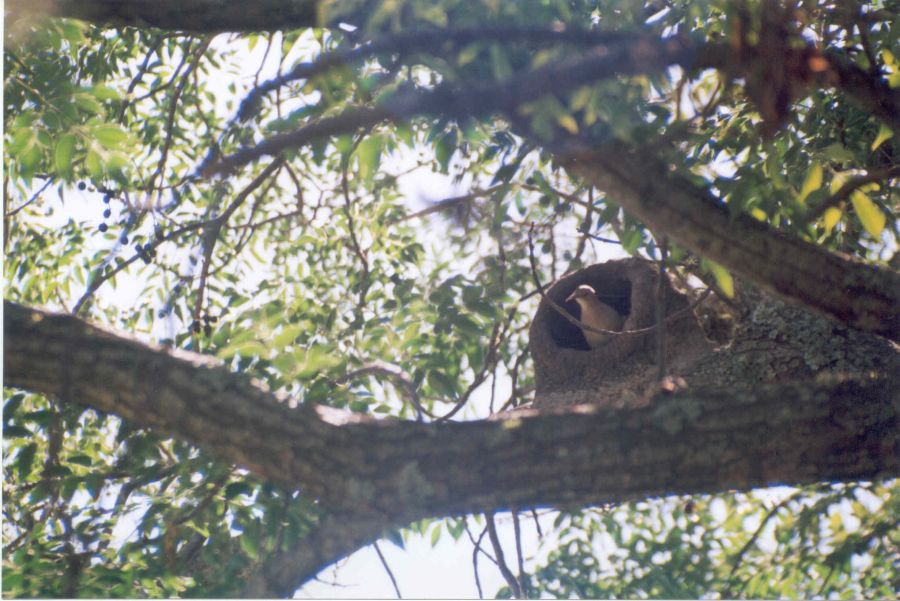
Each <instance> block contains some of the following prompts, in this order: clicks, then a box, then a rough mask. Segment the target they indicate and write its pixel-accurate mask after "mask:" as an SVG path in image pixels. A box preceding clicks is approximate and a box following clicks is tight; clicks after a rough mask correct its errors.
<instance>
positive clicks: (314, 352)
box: [297, 345, 342, 379]
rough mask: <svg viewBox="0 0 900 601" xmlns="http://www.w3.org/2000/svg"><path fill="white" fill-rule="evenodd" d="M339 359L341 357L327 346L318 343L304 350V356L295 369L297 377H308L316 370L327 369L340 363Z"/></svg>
mask: <svg viewBox="0 0 900 601" xmlns="http://www.w3.org/2000/svg"><path fill="white" fill-rule="evenodd" d="M341 361H342V359H341V358H340V357H339V356H337V355H335V354H333V353H332V352H331V351H330V350H329V349H328V348H326V347H323V346H318V345H315V346H312V347H310V348H309V350H307V351H306V357H305V358H304V360H303V361H302V362H301V364H300V366H299V368H298V370H297V377H298V378H300V379H304V378H309V377H310V376H312V375H313V374H315V373H316V372H320V371H327V370H328V369H331V368H332V367H335V366H337V365H340V364H341Z"/></svg>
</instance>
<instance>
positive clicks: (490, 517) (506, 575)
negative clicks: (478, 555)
mask: <svg viewBox="0 0 900 601" xmlns="http://www.w3.org/2000/svg"><path fill="white" fill-rule="evenodd" d="M484 519H485V522H486V523H487V531H488V538H490V540H491V546H493V547H494V555H495V556H496V557H497V567H498V568H500V574H502V575H503V579H504V580H506V584H508V585H509V589H510V590H511V591H512V596H513V597H515V598H516V599H521V598H522V589H521V588H520V587H519V581H518V580H516V577H515V575H513V573H512V571H511V570H510V569H509V566H508V565H506V559H505V558H504V557H503V547H502V546H501V545H500V537H498V536H497V525H496V524H495V523H494V514H493V513H491V512H489V511H488V512H485V514H484Z"/></svg>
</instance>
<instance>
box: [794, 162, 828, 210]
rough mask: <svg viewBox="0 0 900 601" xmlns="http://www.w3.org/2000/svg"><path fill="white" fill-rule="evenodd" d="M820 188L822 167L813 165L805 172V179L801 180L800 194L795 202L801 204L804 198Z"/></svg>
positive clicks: (817, 164) (816, 164)
mask: <svg viewBox="0 0 900 601" xmlns="http://www.w3.org/2000/svg"><path fill="white" fill-rule="evenodd" d="M821 187H822V165H820V164H819V163H813V164H812V167H810V168H809V171H807V172H806V179H805V180H803V187H802V188H801V189H800V194H798V195H797V202H799V203H800V204H803V203H804V202H805V201H806V197H807V196H809V195H810V194H812V193H813V192H815V191H816V190H818V189H819V188H821Z"/></svg>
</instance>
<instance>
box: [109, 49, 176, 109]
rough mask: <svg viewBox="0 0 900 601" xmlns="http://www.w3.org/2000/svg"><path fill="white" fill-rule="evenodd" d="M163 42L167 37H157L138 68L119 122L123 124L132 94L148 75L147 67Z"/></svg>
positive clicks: (124, 101) (126, 93)
mask: <svg viewBox="0 0 900 601" xmlns="http://www.w3.org/2000/svg"><path fill="white" fill-rule="evenodd" d="M163 40H165V36H161V35H160V36H156V39H155V40H154V41H153V43H152V44H150V47H149V48H148V50H147V54H145V55H144V61H143V62H142V63H141V65H140V66H139V67H138V71H137V74H135V76H134V77H133V78H132V79H131V81H130V82H129V83H128V88H126V90H125V93H124V94H122V106H121V107H120V108H119V115H118V121H119V122H120V123H121V122H122V121H123V120H124V119H125V111H127V110H128V106H129V105H130V104H131V102H132V101H131V99H130V97H131V93H132V92H134V89H135V88H136V87H137V85H138V84H139V83H141V80H142V79H143V78H144V74H145V73H147V67H148V65H149V64H150V59H151V58H153V55H154V54H156V52H157V51H158V50H159V47H160V46H162V43H163Z"/></svg>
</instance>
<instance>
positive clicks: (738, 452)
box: [4, 302, 900, 524]
mask: <svg viewBox="0 0 900 601" xmlns="http://www.w3.org/2000/svg"><path fill="white" fill-rule="evenodd" d="M5 341H6V352H5V354H4V373H5V377H6V381H5V384H6V385H8V386H13V387H18V388H23V389H27V390H31V391H34V392H39V393H43V394H47V395H51V396H55V397H58V398H59V399H60V400H62V401H63V402H77V403H79V404H83V405H87V406H90V407H93V408H95V409H97V410H100V411H104V412H111V413H116V414H118V415H120V416H121V417H123V418H125V419H127V420H129V421H131V422H133V423H135V424H138V425H141V426H143V427H149V428H154V429H157V430H158V431H160V432H163V433H166V434H169V435H172V436H176V437H179V438H181V439H183V440H186V441H190V442H192V443H194V444H196V445H198V446H200V447H202V448H205V449H207V450H208V451H210V452H212V453H215V454H217V455H218V456H219V457H220V458H222V459H224V460H226V461H230V462H234V463H236V464H238V465H240V466H242V467H244V468H247V469H249V470H250V471H252V472H253V473H254V474H256V475H258V476H260V477H262V478H265V479H267V480H269V481H271V482H274V483H277V484H279V485H281V486H284V487H287V488H288V489H291V490H295V489H298V488H299V489H300V490H301V491H302V492H303V493H305V494H307V495H309V496H310V497H314V498H319V499H321V500H323V502H325V503H326V505H327V506H328V507H329V508H331V509H332V510H333V511H338V512H342V513H345V514H348V515H353V516H356V517H358V518H360V519H370V518H371V519H376V520H377V519H383V520H385V522H386V523H398V524H403V523H408V522H409V521H411V520H414V519H419V518H422V517H425V516H443V515H458V514H462V513H472V512H477V511H486V510H494V509H497V508H503V507H532V506H581V505H588V504H596V503H603V502H614V501H621V500H624V499H631V498H637V497H650V496H657V495H666V494H676V493H677V494H683V493H699V492H713V491H721V490H728V489H732V488H742V489H745V488H750V487H756V486H765V485H770V484H775V483H794V484H801V483H807V482H815V481H820V480H845V479H870V478H878V477H886V476H894V475H898V474H900V453H898V441H900V398H898V386H897V382H896V381H893V380H887V381H885V380H868V381H855V380H851V381H844V382H816V383H809V382H803V383H798V384H784V385H778V386H760V387H758V388H755V389H753V390H714V391H713V390H689V391H687V392H683V393H679V394H676V395H657V397H655V398H653V399H652V400H651V401H650V403H649V406H647V407H645V408H642V409H635V410H629V411H615V410H610V409H599V408H596V407H577V408H575V409H573V410H570V411H566V412H561V413H555V414H548V415H537V413H535V412H527V411H524V412H522V413H520V414H517V415H515V416H512V417H506V418H502V419H497V420H493V421H482V422H468V423H439V424H420V423H415V422H403V421H397V420H375V419H370V418H366V417H362V416H358V415H355V414H349V413H346V412H343V411H338V410H335V409H329V408H326V407H320V408H312V407H307V406H300V407H297V408H291V407H289V406H288V404H287V403H284V402H281V401H280V400H279V399H277V398H275V397H274V396H273V395H271V394H270V393H268V392H266V391H265V390H263V389H262V388H260V387H259V386H258V385H256V384H254V383H253V382H251V381H250V380H249V379H248V378H246V377H244V376H241V375H240V374H234V373H231V372H229V371H228V370H227V369H225V368H224V367H222V366H220V365H218V364H217V362H216V361H214V360H212V359H211V358H209V357H205V356H201V355H196V354H191V353H185V352H179V351H169V350H166V349H163V348H158V347H151V346H147V345H144V344H142V343H140V342H137V341H135V340H131V339H127V338H123V337H121V336H118V335H115V334H113V333H110V332H108V331H105V330H102V329H100V328H97V327H95V326H91V325H90V324H87V323H86V322H84V321H82V320H80V319H78V318H75V317H71V316H64V315H54V314H50V313H46V312H42V311H37V310H34V309H28V308H25V307H22V306H20V305H17V304H14V303H10V302H6V303H5Z"/></svg>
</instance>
